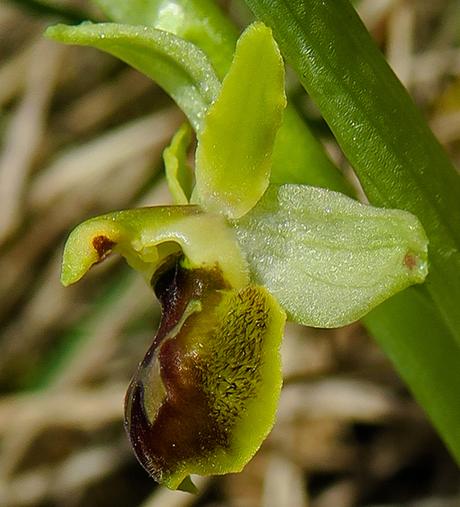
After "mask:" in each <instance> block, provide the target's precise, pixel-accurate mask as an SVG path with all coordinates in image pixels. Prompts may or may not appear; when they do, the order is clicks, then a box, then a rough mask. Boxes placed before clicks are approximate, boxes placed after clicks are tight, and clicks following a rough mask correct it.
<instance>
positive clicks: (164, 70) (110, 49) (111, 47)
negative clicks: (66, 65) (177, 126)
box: [46, 23, 220, 130]
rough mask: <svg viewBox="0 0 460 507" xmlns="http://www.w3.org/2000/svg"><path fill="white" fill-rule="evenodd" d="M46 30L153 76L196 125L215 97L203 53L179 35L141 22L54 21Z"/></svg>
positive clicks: (215, 85) (214, 82)
mask: <svg viewBox="0 0 460 507" xmlns="http://www.w3.org/2000/svg"><path fill="white" fill-rule="evenodd" d="M46 35H47V36H48V37H49V38H51V39H54V40H57V41H59V42H64V43H66V44H78V45H80V46H91V47H95V48H98V49H101V50H103V51H106V52H107V53H110V54H112V55H114V56H116V57H118V58H120V60H123V61H124V62H126V63H128V64H130V65H131V66H133V67H134V68H135V69H137V70H139V71H140V72H142V73H144V74H145V75H146V76H148V77H150V78H151V79H153V80H154V81H156V82H157V83H158V84H159V85H160V86H161V87H162V88H163V89H164V90H166V91H167V92H168V94H169V95H170V96H171V97H172V98H173V99H174V100H175V101H176V102H177V104H178V105H179V107H180V108H181V109H182V111H184V113H185V114H186V115H187V117H188V119H189V120H190V122H191V124H192V125H193V127H194V129H195V130H200V128H201V126H202V122H203V115H204V111H206V110H207V109H208V107H209V105H210V104H211V103H212V102H213V101H214V100H215V99H216V97H217V94H218V93H219V90H220V82H219V80H218V79H217V77H216V75H215V72H214V70H213V68H212V65H211V64H210V62H209V60H208V58H207V57H206V55H205V54H204V53H203V52H202V51H201V50H200V49H198V48H197V47H196V46H195V45H194V44H192V43H190V42H187V41H185V40H183V39H181V38H180V37H176V36H175V35H173V34H171V33H168V32H164V31H161V30H155V29H154V28H150V27H147V26H129V25H123V24H116V23H82V24H81V25H79V26H66V25H56V26H52V27H50V28H48V29H47V30H46Z"/></svg>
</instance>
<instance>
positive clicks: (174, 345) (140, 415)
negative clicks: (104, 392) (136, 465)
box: [125, 257, 227, 481]
mask: <svg viewBox="0 0 460 507" xmlns="http://www.w3.org/2000/svg"><path fill="white" fill-rule="evenodd" d="M152 285H153V286H154V290H155V294H156V296H157V297H158V299H159V301H160V303H161V305H162V318H161V322H160V326H159V329H158V331H157V334H156V336H155V338H154V340H153V343H152V345H151V347H150V349H149V350H148V352H147V354H146V355H145V357H144V359H143V361H142V362H141V364H140V365H139V368H138V371H137V373H136V375H135V376H134V377H133V379H132V381H131V383H130V386H129V388H128V391H127V393H126V399H125V427H126V430H127V432H128V435H129V438H130V440H131V444H132V446H133V448H134V451H135V453H136V456H137V459H138V460H139V462H140V463H141V464H142V466H143V467H144V468H145V469H146V470H147V471H148V472H149V474H150V475H152V476H153V478H154V479H156V480H158V481H161V479H162V476H163V474H169V473H173V472H174V470H175V469H176V467H177V465H178V464H180V463H181V462H182V461H184V460H189V459H193V458H197V457H200V456H205V455H207V454H209V453H210V452H212V450H213V449H215V448H216V446H217V445H225V444H226V442H227V437H226V434H225V433H224V432H223V431H222V430H221V429H220V428H219V425H218V424H217V423H216V421H215V420H214V419H213V418H212V416H211V409H210V406H209V400H208V399H207V398H206V396H205V394H204V392H203V391H202V389H200V386H201V377H200V375H201V374H202V373H201V372H202V368H200V364H199V360H200V359H199V357H198V358H197V356H196V353H194V351H193V350H191V349H190V343H189V341H188V340H187V338H188V336H189V334H188V333H187V331H188V330H190V329H192V330H193V322H194V319H195V318H196V315H191V316H190V317H188V319H187V321H186V325H184V326H182V327H181V329H180V330H178V332H177V334H176V335H174V336H167V334H168V333H170V332H171V330H172V329H173V328H174V326H176V325H177V324H178V323H179V322H180V320H181V317H182V316H183V314H184V311H185V310H186V308H187V305H188V303H189V302H190V301H191V300H193V299H200V300H202V301H203V299H205V300H208V304H212V303H214V304H215V303H216V302H217V301H218V300H219V298H220V295H219V293H218V290H219V289H225V288H227V284H226V283H225V282H224V280H223V279H222V276H221V274H220V272H218V271H217V270H214V271H207V270H206V271H205V270H200V269H196V270H187V269H184V268H183V267H181V263H180V259H178V258H177V257H176V258H174V259H170V260H169V261H168V264H167V265H166V266H165V268H164V269H162V270H161V272H160V273H159V274H157V275H156V276H155V278H154V280H153V281H152ZM211 300H212V303H211ZM156 360H159V364H160V373H161V378H162V382H163V384H164V386H165V389H166V393H167V394H166V399H165V400H164V401H163V403H162V404H161V406H160V407H159V410H158V412H157V415H156V418H155V420H154V421H150V420H149V418H148V415H147V413H146V410H145V407H144V394H145V389H144V386H143V379H144V378H145V377H146V375H145V373H146V371H149V368H152V364H153V362H154V361H156Z"/></svg>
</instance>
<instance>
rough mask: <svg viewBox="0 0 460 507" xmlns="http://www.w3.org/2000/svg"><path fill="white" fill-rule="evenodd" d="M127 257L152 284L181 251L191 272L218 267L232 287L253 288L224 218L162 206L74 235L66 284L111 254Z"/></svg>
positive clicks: (110, 218) (89, 224)
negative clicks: (154, 278) (167, 263)
mask: <svg viewBox="0 0 460 507" xmlns="http://www.w3.org/2000/svg"><path fill="white" fill-rule="evenodd" d="M112 251H113V252H117V253H119V254H121V255H123V256H124V257H125V258H126V260H127V261H128V263H129V264H130V265H131V266H132V267H133V268H134V269H137V270H138V271H140V272H141V273H142V274H143V275H144V277H145V278H146V280H147V282H148V283H150V281H151V278H152V276H153V274H154V273H155V271H156V270H157V269H158V267H159V266H161V264H162V263H163V262H164V261H165V259H167V258H168V257H170V256H171V255H175V254H177V253H179V252H180V251H182V252H183V253H184V255H185V257H186V260H187V262H188V265H189V267H193V268H198V267H202V268H204V267H207V268H210V267H215V266H217V267H219V269H220V270H221V271H222V272H223V273H224V276H225V279H226V280H227V281H228V282H229V284H230V285H231V286H232V287H242V286H244V285H246V284H247V283H248V274H247V265H246V262H245V260H244V259H243V257H242V254H241V251H240V249H239V247H238V244H237V242H236V239H235V235H234V232H233V231H232V230H231V228H229V227H228V225H227V224H226V222H225V220H224V219H223V218H222V217H219V216H216V215H211V214H207V213H203V212H202V211H201V210H200V208H198V207H197V206H158V207H153V208H139V209H133V210H126V211H116V212H113V213H107V214H106V215H102V216H99V217H95V218H91V219H90V220H87V221H86V222H83V223H82V224H80V225H79V226H77V227H76V228H75V229H74V230H73V231H72V232H71V234H70V236H69V238H68V240H67V242H66V245H65V248H64V258H63V264H62V274H61V281H62V283H63V284H64V285H66V286H67V285H70V284H72V283H75V282H77V281H78V280H79V279H80V278H81V277H82V276H83V275H84V274H85V273H86V272H87V271H88V270H89V269H90V267H91V266H92V265H93V264H96V263H97V262H100V261H101V260H103V259H104V258H105V257H106V256H107V255H108V254H110V253H111V252H112Z"/></svg>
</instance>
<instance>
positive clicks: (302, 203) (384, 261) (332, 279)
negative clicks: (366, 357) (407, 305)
mask: <svg viewBox="0 0 460 507" xmlns="http://www.w3.org/2000/svg"><path fill="white" fill-rule="evenodd" d="M233 225H234V226H235V230H236V233H237V237H238V240H239V242H240V245H241V249H242V250H243V252H244V253H245V254H246V256H247V259H248V262H249V266H250V270H251V275H252V277H253V279H254V280H255V281H256V283H259V284H261V285H265V286H266V287H267V288H268V289H269V290H270V292H271V293H272V294H273V295H274V296H275V297H276V298H277V299H278V301H279V302H280V304H281V306H282V307H283V308H284V309H285V310H286V312H287V314H288V317H289V318H290V319H292V320H294V321H296V322H299V323H301V324H305V325H310V326H317V327H338V326H342V325H345V324H348V323H350V322H353V321H355V320H357V319H359V318H361V317H362V316H363V315H364V314H366V313H367V312H368V311H370V310H371V309H372V308H374V307H375V306H376V305H378V304H379V303H381V302H382V301H383V300H385V299H386V298H388V297H390V296H392V295H393V294H395V293H396V292H398V291H400V290H402V289H404V288H406V287H408V286H409V285H412V284H414V283H421V282H423V280H424V279H425V276H426V274H427V271H428V267H427V243H428V241H427V238H426V235H425V232H424V230H423V228H422V226H421V224H420V222H419V221H418V219H417V218H416V217H415V216H414V215H412V214H410V213H408V212H406V211H400V210H389V209H379V208H374V207H371V206H367V205H364V204H360V203H359V202H357V201H355V200H353V199H350V198H349V197H346V196H345V195H342V194H339V193H337V192H332V191H329V190H324V189H320V188H314V187H307V186H301V185H282V186H271V187H269V189H268V191H267V192H266V194H265V195H264V197H263V198H262V199H261V201H260V202H259V203H258V204H257V206H256V207H255V208H253V209H252V210H251V211H250V212H249V213H248V214H247V215H245V216H244V217H243V218H242V219H240V220H238V221H234V222H233Z"/></svg>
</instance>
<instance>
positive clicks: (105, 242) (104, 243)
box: [93, 235, 115, 262]
mask: <svg viewBox="0 0 460 507" xmlns="http://www.w3.org/2000/svg"><path fill="white" fill-rule="evenodd" d="M114 246H115V241H112V240H111V239H109V238H108V237H107V236H103V235H100V236H95V237H94V238H93V248H94V250H96V252H97V255H98V257H99V262H100V261H103V260H104V259H105V258H106V257H107V256H108V255H109V254H110V252H111V251H112V248H113V247H114Z"/></svg>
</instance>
